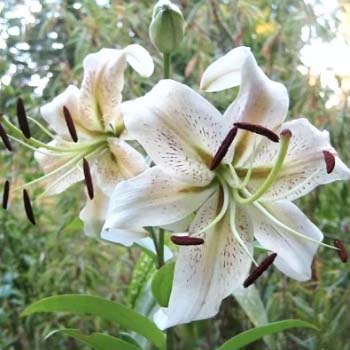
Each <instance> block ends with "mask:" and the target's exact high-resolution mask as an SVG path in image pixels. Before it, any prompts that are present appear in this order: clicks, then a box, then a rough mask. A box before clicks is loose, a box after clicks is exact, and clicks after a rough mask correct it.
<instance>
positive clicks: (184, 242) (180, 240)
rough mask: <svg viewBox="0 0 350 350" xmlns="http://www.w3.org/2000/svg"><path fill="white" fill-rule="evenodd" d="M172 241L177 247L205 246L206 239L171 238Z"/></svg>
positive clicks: (189, 237)
mask: <svg viewBox="0 0 350 350" xmlns="http://www.w3.org/2000/svg"><path fill="white" fill-rule="evenodd" d="M170 239H171V241H172V242H173V243H174V244H176V245H201V244H204V239H203V238H199V237H191V236H174V235H173V236H171V237H170Z"/></svg>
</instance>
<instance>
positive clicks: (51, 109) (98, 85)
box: [26, 45, 154, 235]
mask: <svg viewBox="0 0 350 350" xmlns="http://www.w3.org/2000/svg"><path fill="white" fill-rule="evenodd" d="M127 63H129V64H130V65H131V66H132V68H133V69H134V70H135V71H137V72H138V73H139V74H140V75H142V76H145V77H148V76H150V75H151V74H152V73H153V68H154V65H153V61H152V58H151V56H150V55H149V53H148V52H147V51H146V50H145V49H144V48H143V47H141V46H139V45H130V46H127V47H126V48H125V49H121V50H117V49H102V50H100V51H99V52H96V53H93V54H89V55H88V56H87V57H86V58H85V59H84V61H83V68H84V77H83V81H82V85H81V88H80V89H78V88H77V87H76V86H73V85H71V86H69V87H68V88H67V89H66V90H65V91H64V92H63V93H62V94H60V95H58V96H57V97H56V98H54V99H53V101H52V102H50V103H48V104H47V105H45V106H43V107H42V108H41V114H42V116H43V118H44V119H45V120H46V122H47V123H48V124H49V127H50V128H51V129H53V130H54V131H55V133H56V135H52V134H51V133H50V132H47V133H48V134H49V135H51V137H52V138H53V141H51V142H50V143H49V144H47V145H45V144H44V145H43V147H40V148H39V149H38V150H37V151H36V152H35V158H36V160H37V161H38V162H39V163H40V165H41V167H42V168H43V169H44V171H45V173H46V174H45V175H44V176H43V177H42V178H41V179H37V180H34V181H33V183H32V184H36V183H38V182H39V181H41V182H42V183H44V185H45V187H46V190H45V192H44V194H45V195H54V194H58V193H60V192H62V191H64V190H66V189H67V188H68V187H70V186H71V185H73V184H74V183H76V182H78V181H81V180H83V179H84V167H83V160H84V159H85V161H84V162H85V163H86V164H90V166H88V165H85V168H86V169H85V172H88V173H89V172H91V174H90V175H91V177H92V180H93V181H92V182H93V184H89V183H87V185H88V187H89V188H88V190H90V192H89V196H90V197H94V198H93V200H91V201H88V202H87V204H86V207H85V208H84V209H83V211H82V212H81V215H80V217H81V219H82V220H83V221H84V223H85V231H86V233H87V234H88V235H94V234H96V233H99V232H100V231H101V228H102V224H103V221H104V217H105V209H106V208H107V205H108V198H109V196H110V193H111V191H112V190H113V188H114V187H115V185H116V184H117V183H118V182H120V181H122V180H125V179H128V178H130V177H133V176H135V175H137V174H140V173H141V172H143V171H144V170H145V169H146V168H147V166H146V163H145V160H144V157H143V155H142V154H141V153H139V152H138V151H137V150H135V149H134V148H133V147H132V146H131V145H130V144H129V143H127V142H126V135H125V132H124V129H125V128H124V122H123V116H122V112H121V102H122V94H121V93H122V90H123V86H124V71H125V69H126V67H127ZM72 139H73V140H72ZM85 177H86V174H85ZM86 181H88V179H86ZM89 182H91V181H89ZM30 185H31V183H29V184H26V187H28V186H30ZM93 192H94V193H93Z"/></svg>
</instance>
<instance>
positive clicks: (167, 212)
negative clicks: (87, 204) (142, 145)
mask: <svg viewBox="0 0 350 350" xmlns="http://www.w3.org/2000/svg"><path fill="white" fill-rule="evenodd" d="M213 191H215V187H214V188H205V189H199V188H190V187H189V186H188V185H186V184H184V183H180V182H177V181H176V180H173V179H171V178H170V177H169V176H168V175H166V174H165V173H163V172H162V171H161V170H160V169H159V168H158V167H153V168H150V169H148V170H146V171H145V172H143V173H142V174H140V175H138V176H136V177H134V178H132V179H129V180H127V181H123V182H121V183H119V184H118V185H117V186H116V188H115V190H114V191H113V193H112V195H111V200H110V204H109V209H108V214H107V219H106V222H105V225H104V227H103V231H102V237H103V238H104V239H111V237H113V236H115V237H117V236H118V234H119V232H120V230H122V231H123V232H122V233H123V234H125V232H126V231H127V229H128V228H129V230H130V232H131V233H130V234H137V233H140V232H143V230H142V227H143V226H161V225H167V224H171V223H175V222H178V221H179V220H181V219H183V218H185V217H186V216H188V215H189V214H190V213H192V212H193V211H195V210H196V209H197V208H198V207H200V206H201V204H202V203H203V202H204V201H205V200H206V199H207V198H208V197H209V196H210V195H211V194H212V193H213ZM132 232H133V233H132Z"/></svg>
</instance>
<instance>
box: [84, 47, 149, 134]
mask: <svg viewBox="0 0 350 350" xmlns="http://www.w3.org/2000/svg"><path fill="white" fill-rule="evenodd" d="M127 62H129V63H130V65H131V66H132V67H133V68H134V69H135V70H136V71H137V72H139V73H140V74H141V75H144V76H149V75H151V74H152V72H153V61H152V59H151V57H150V55H149V54H148V52H147V51H146V50H145V49H143V48H142V47H141V46H139V45H130V46H128V47H127V48H125V49H124V50H116V49H102V50H100V51H98V52H96V53H93V54H90V55H88V56H86V58H85V59H84V62H83V66H84V78H83V82H82V86H81V95H80V100H79V105H80V119H81V122H82V123H84V125H85V126H86V128H88V129H89V130H93V131H111V130H114V129H115V128H116V127H118V126H120V125H121V124H122V116H121V110H120V103H121V100H122V95H121V91H122V90H123V86H124V70H125V68H126V63H127Z"/></svg>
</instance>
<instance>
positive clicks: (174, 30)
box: [149, 0, 185, 54]
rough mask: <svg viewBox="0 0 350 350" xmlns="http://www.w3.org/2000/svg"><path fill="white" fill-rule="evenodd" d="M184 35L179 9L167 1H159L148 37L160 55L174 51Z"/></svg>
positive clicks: (183, 22) (183, 25) (182, 20)
mask: <svg viewBox="0 0 350 350" xmlns="http://www.w3.org/2000/svg"><path fill="white" fill-rule="evenodd" d="M184 33H185V20H184V18H183V16H182V13H181V11H180V9H179V8H178V7H177V6H176V5H174V4H173V3H172V2H171V1H169V0H160V1H158V2H157V4H156V5H155V7H154V10H153V15H152V22H151V25H150V27H149V36H150V38H151V41H152V43H153V45H154V46H155V47H156V48H157V49H158V50H159V51H160V52H162V53H165V54H169V53H171V52H173V51H175V50H176V49H177V48H178V47H179V45H180V43H181V41H182V38H183V36H184Z"/></svg>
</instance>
